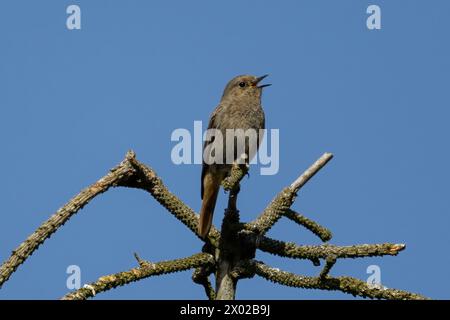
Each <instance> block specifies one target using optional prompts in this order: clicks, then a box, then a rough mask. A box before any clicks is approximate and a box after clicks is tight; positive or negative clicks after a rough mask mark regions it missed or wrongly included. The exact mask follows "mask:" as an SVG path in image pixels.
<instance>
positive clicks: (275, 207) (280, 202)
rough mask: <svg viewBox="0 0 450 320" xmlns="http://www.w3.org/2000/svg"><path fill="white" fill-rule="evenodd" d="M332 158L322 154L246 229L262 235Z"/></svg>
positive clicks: (330, 155)
mask: <svg viewBox="0 0 450 320" xmlns="http://www.w3.org/2000/svg"><path fill="white" fill-rule="evenodd" d="M332 158H333V155H332V154H331V153H324V154H323V155H322V156H321V157H320V158H319V159H318V160H317V161H316V162H315V163H314V164H313V165H311V166H310V167H309V168H308V170H306V171H305V172H304V173H303V174H302V175H301V176H300V177H298V178H297V179H296V180H295V181H294V182H293V183H292V184H291V185H290V186H289V187H287V188H285V189H283V190H282V191H281V192H280V193H279V194H278V195H277V196H276V197H275V198H274V199H273V200H272V202H271V203H270V204H269V205H268V206H267V207H266V209H265V210H264V211H263V213H261V214H260V215H259V217H257V218H256V219H255V220H253V221H252V222H249V223H247V225H246V228H247V229H249V230H252V231H255V232H257V233H259V234H261V235H264V234H265V233H266V232H267V231H269V229H270V228H272V226H273V225H274V224H275V223H276V222H277V221H278V220H279V219H280V217H281V215H282V214H283V212H286V211H287V210H288V209H289V208H290V207H291V205H292V204H293V203H294V200H295V198H296V196H297V192H298V191H299V190H300V188H301V187H303V186H304V185H305V184H306V183H307V182H308V181H309V180H310V179H311V178H312V177H313V176H314V175H315V174H316V173H317V172H319V170H320V169H322V168H323V167H324V166H325V165H326V164H327V163H328V161H330V160H331V159H332Z"/></svg>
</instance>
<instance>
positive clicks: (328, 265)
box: [319, 256, 336, 279]
mask: <svg viewBox="0 0 450 320" xmlns="http://www.w3.org/2000/svg"><path fill="white" fill-rule="evenodd" d="M335 263H336V257H335V256H329V257H328V258H327V259H326V262H325V266H324V267H323V269H322V271H321V272H320V275H319V278H321V279H323V278H326V277H327V276H328V274H329V273H330V271H331V268H333V266H334V264H335Z"/></svg>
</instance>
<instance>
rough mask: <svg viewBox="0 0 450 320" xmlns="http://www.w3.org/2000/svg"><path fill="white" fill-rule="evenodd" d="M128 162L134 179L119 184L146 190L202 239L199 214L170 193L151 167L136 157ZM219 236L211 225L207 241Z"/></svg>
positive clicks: (212, 241) (214, 241)
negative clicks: (131, 167)
mask: <svg viewBox="0 0 450 320" xmlns="http://www.w3.org/2000/svg"><path fill="white" fill-rule="evenodd" d="M130 162H131V164H132V166H133V168H134V169H135V170H136V172H137V175H136V179H134V180H129V181H125V182H124V183H123V184H121V186H124V187H131V188H139V189H143V190H146V191H147V192H149V193H150V194H151V195H152V196H153V198H155V200H156V201H158V202H159V203H160V204H161V205H162V206H163V207H164V208H166V209H167V210H168V211H169V212H170V213H172V214H173V215H174V216H175V218H177V219H178V220H179V221H181V222H182V223H183V224H184V225H186V226H187V227H188V228H189V229H190V230H191V231H192V232H193V233H194V234H195V235H197V237H198V238H200V239H202V238H201V237H200V236H199V235H198V233H197V231H198V227H197V225H198V219H199V216H198V215H197V214H196V213H195V212H194V210H192V209H191V208H190V207H189V206H187V205H186V204H185V203H184V202H183V201H181V200H180V199H179V198H178V197H177V196H175V195H174V194H173V193H171V192H170V191H169V190H168V189H167V187H166V186H165V185H164V183H163V182H162V180H161V179H160V178H159V177H158V176H157V175H156V173H155V171H154V170H153V169H151V168H149V167H148V166H146V165H145V164H143V163H141V162H139V161H138V160H137V159H136V158H132V159H130ZM219 237H220V234H219V231H218V230H217V229H216V228H215V227H214V226H212V227H211V231H210V233H209V236H208V238H209V241H211V243H213V244H216V245H217V242H218V239H219Z"/></svg>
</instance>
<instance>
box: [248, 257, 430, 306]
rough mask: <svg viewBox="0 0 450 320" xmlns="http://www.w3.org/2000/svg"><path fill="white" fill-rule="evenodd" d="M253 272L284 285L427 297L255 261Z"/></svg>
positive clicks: (368, 294) (394, 297)
mask: <svg viewBox="0 0 450 320" xmlns="http://www.w3.org/2000/svg"><path fill="white" fill-rule="evenodd" d="M255 272H256V274H257V275H259V276H261V277H263V278H265V279H267V280H269V281H272V282H275V283H279V284H282V285H285V286H290V287H297V288H306V289H321V290H336V291H342V292H345V293H349V294H352V295H353V296H361V297H365V298H372V299H390V300H405V299H408V300H422V299H427V298H426V297H424V296H421V295H419V294H416V293H411V292H406V291H403V290H397V289H388V288H378V287H373V286H370V285H368V284H367V283H366V282H364V281H361V280H359V279H356V278H352V277H337V278H333V277H325V278H321V277H308V276H300V275H297V274H294V273H290V272H286V271H282V270H279V269H276V268H272V267H269V266H267V265H265V264H264V263H262V262H255Z"/></svg>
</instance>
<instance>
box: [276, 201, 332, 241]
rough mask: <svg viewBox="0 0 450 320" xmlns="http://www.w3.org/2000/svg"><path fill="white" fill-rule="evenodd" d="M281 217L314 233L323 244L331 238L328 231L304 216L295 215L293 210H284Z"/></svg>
mask: <svg viewBox="0 0 450 320" xmlns="http://www.w3.org/2000/svg"><path fill="white" fill-rule="evenodd" d="M283 216H285V217H286V218H288V219H290V220H292V221H294V222H295V223H297V224H299V225H301V226H303V227H305V228H306V229H308V230H309V231H311V232H312V233H314V234H315V235H316V236H318V237H319V238H320V240H322V241H324V242H326V241H329V240H331V238H332V234H331V231H330V230H328V229H327V228H325V227H322V226H321V225H319V224H318V223H317V222H315V221H313V220H311V219H308V218H307V217H305V216H304V215H302V214H300V213H297V212H295V211H294V210H291V209H288V210H286V211H285V212H283Z"/></svg>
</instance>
